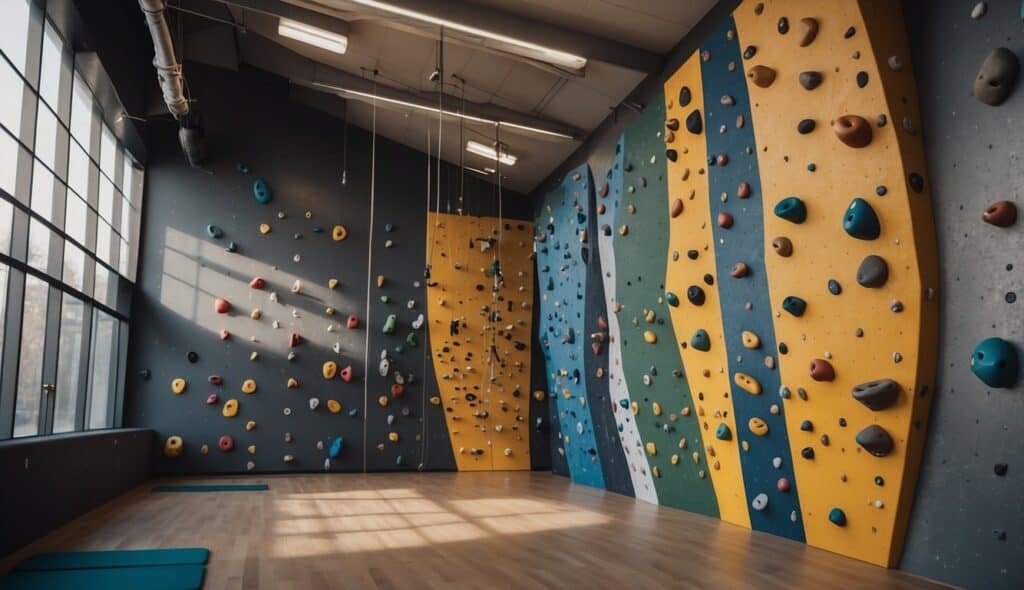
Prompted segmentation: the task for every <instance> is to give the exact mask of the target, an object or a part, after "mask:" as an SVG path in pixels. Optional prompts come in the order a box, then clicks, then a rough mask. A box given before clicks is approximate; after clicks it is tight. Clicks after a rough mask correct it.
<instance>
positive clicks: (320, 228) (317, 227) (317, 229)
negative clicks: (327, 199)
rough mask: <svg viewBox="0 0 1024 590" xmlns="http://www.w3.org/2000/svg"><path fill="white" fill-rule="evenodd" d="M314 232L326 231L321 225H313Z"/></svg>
mask: <svg viewBox="0 0 1024 590" xmlns="http://www.w3.org/2000/svg"><path fill="white" fill-rule="evenodd" d="M313 233H315V234H322V233H324V228H322V227H320V226H319V225H316V226H313Z"/></svg>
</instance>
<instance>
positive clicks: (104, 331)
mask: <svg viewBox="0 0 1024 590" xmlns="http://www.w3.org/2000/svg"><path fill="white" fill-rule="evenodd" d="M92 317H93V323H92V344H91V346H90V353H91V354H90V356H91V358H92V362H91V364H90V365H89V371H90V373H91V375H90V376H89V412H88V422H87V424H86V428H90V429H94V428H109V427H110V426H111V423H110V403H111V398H112V397H113V396H112V393H113V391H112V390H113V384H114V375H115V374H116V372H117V365H116V361H117V356H116V354H115V351H116V350H117V335H118V322H117V320H116V319H114V318H113V317H111V316H109V315H107V314H106V313H104V312H102V311H97V312H96V313H95V314H93V316H92Z"/></svg>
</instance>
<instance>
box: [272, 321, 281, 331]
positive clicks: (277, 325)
mask: <svg viewBox="0 0 1024 590" xmlns="http://www.w3.org/2000/svg"><path fill="white" fill-rule="evenodd" d="M271 326H273V327H274V329H275V330H280V329H281V322H279V321H277V320H274V322H273V323H272V324H271Z"/></svg>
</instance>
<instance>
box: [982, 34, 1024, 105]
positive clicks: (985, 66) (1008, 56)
mask: <svg viewBox="0 0 1024 590" xmlns="http://www.w3.org/2000/svg"><path fill="white" fill-rule="evenodd" d="M1019 72H1020V63H1019V62H1018V61H1017V56H1016V55H1015V54H1014V53H1013V52H1012V51H1010V50H1009V49H1007V48H1005V47H999V48H997V49H993V50H992V53H989V54H988V57H986V58H985V61H984V62H982V64H981V69H979V70H978V77H977V78H975V79H974V97H975V98H977V99H978V100H980V101H981V102H983V103H985V104H987V105H991V106H999V105H1001V104H1003V101H1005V100H1006V98H1007V97H1008V96H1010V92H1011V91H1012V90H1013V86H1014V84H1016V83H1017V74H1018V73H1019Z"/></svg>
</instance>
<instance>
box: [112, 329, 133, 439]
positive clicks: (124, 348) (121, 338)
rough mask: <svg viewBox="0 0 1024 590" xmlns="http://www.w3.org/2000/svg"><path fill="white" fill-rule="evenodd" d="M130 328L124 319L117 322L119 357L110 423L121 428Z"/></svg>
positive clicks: (117, 359)
mask: <svg viewBox="0 0 1024 590" xmlns="http://www.w3.org/2000/svg"><path fill="white" fill-rule="evenodd" d="M128 329H129V324H128V322H126V321H124V320H118V322H117V331H116V332H117V357H116V359H115V360H116V362H115V363H114V364H115V365H117V369H116V372H115V379H116V380H115V381H114V392H113V393H114V400H113V401H114V403H112V404H111V405H112V406H114V416H113V419H112V420H111V422H110V424H111V426H112V427H114V428H121V427H122V426H124V391H125V383H126V381H127V379H126V377H127V376H126V372H127V370H128Z"/></svg>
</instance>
